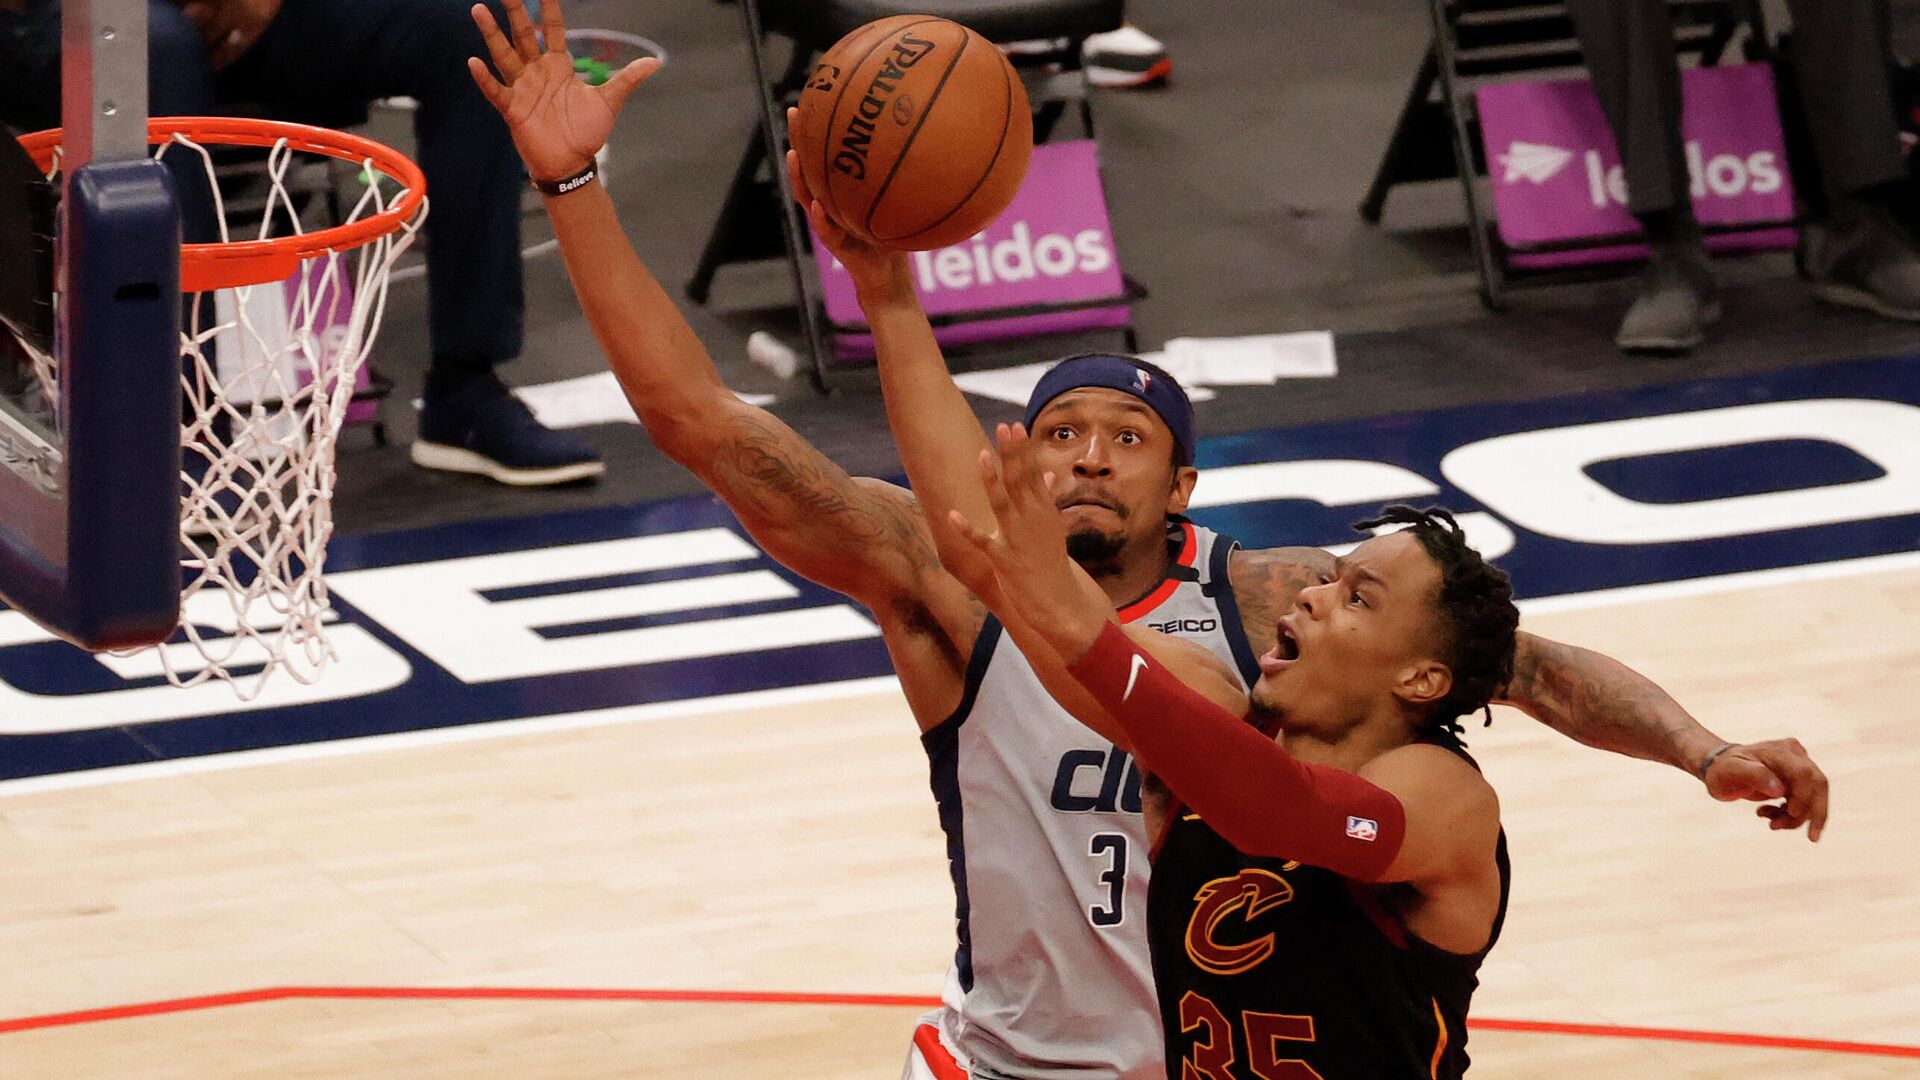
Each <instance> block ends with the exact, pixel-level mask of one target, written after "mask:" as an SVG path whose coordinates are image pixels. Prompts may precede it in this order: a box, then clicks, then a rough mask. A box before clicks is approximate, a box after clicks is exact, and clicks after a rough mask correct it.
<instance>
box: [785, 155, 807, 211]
mask: <svg viewBox="0 0 1920 1080" xmlns="http://www.w3.org/2000/svg"><path fill="white" fill-rule="evenodd" d="M787 184H788V186H790V187H791V188H792V189H793V201H794V202H797V203H799V204H800V205H801V206H805V207H807V208H808V209H812V203H813V192H812V191H811V190H810V189H809V188H808V187H807V178H806V177H805V176H803V175H801V173H800V155H799V154H796V153H794V152H793V151H792V150H789V151H787Z"/></svg>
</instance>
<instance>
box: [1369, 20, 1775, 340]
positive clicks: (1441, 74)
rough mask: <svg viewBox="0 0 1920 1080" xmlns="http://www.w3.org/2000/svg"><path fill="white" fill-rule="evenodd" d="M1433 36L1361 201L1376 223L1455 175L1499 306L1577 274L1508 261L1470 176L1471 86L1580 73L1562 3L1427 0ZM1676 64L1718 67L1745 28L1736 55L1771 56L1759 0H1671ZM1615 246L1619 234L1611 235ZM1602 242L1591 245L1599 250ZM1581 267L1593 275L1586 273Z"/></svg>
mask: <svg viewBox="0 0 1920 1080" xmlns="http://www.w3.org/2000/svg"><path fill="white" fill-rule="evenodd" d="M1428 4H1429V7H1430V10H1431V14H1432V17H1433V39H1432V42H1431V43H1430V44H1429V45H1428V47H1427V52H1426V55H1425V57H1423V58H1422V60H1421V62H1420V68H1419V70H1418V71H1417V72H1416V73H1415V75H1414V78H1413V87H1412V89H1411V90H1410V91H1409V92H1408V94H1407V101H1406V105H1405V106H1403V107H1402V109H1401V111H1400V119H1399V121H1398V123H1396V124H1395V125H1394V129H1393V136H1392V138H1390V139H1389V140H1388V141H1387V149H1386V152H1385V154H1384V155H1382V157H1381V159H1380V166H1379V168H1378V169H1377V170H1376V171H1375V173H1374V177H1373V184H1372V186H1371V187H1369V188H1368V189H1367V195H1366V198H1365V199H1363V200H1362V201H1361V203H1360V216H1361V217H1363V218H1365V219H1366V220H1367V221H1368V223H1370V224H1374V225H1378V224H1379V223H1380V216H1381V212H1382V211H1383V210H1384V209H1385V207H1386V203H1387V195H1388V193H1389V192H1390V191H1392V189H1393V188H1395V187H1397V186H1398V185H1401V184H1407V183H1416V182H1421V181H1429V180H1445V179H1449V178H1454V177H1457V178H1459V180H1460V184H1461V191H1462V194H1463V195H1464V196H1465V200H1466V209H1467V227H1468V238H1469V240H1470V241H1471V243H1472V245H1473V258H1474V263H1475V265H1476V266H1477V267H1478V270H1479V274H1480V301H1481V303H1483V304H1485V305H1486V306H1487V307H1488V308H1489V309H1490V310H1494V311H1499V310H1502V309H1503V308H1504V306H1505V290H1506V288H1507V287H1509V286H1515V285H1521V284H1533V283H1544V282H1546V281H1548V280H1553V279H1558V280H1566V279H1568V278H1569V277H1571V276H1575V275H1578V274H1581V273H1582V272H1581V271H1578V270H1527V271H1520V270H1518V269H1517V268H1514V267H1511V266H1507V265H1505V264H1504V263H1503V262H1502V260H1501V259H1500V253H1499V252H1498V251H1497V250H1496V245H1497V243H1498V239H1497V237H1496V235H1495V232H1494V222H1493V218H1492V215H1491V214H1490V213H1489V212H1488V208H1487V205H1486V201H1485V199H1484V198H1483V196H1482V194H1481V192H1480V191H1478V190H1477V188H1476V179H1477V178H1478V177H1479V176H1482V175H1484V174H1485V173H1486V170H1487V163H1486V155H1485V152H1484V151H1483V150H1482V148H1481V139H1480V131H1479V118H1478V116H1477V114H1476V106H1475V101H1474V95H1473V91H1474V89H1475V88H1476V87H1477V86H1479V85H1482V84H1485V83H1489V82H1498V81H1502V80H1506V79H1512V78H1514V77H1526V78H1531V79H1538V78H1543V77H1547V76H1549V75H1552V74H1554V73H1564V74H1570V75H1571V74H1584V71H1585V57H1584V56H1583V54H1582V52H1581V49H1580V42H1579V39H1578V37H1577V36H1576V35H1575V34H1574V28H1573V20H1572V19H1571V18H1570V17H1569V16H1568V15H1567V11H1566V6H1565V5H1564V4H1562V3H1542V2H1539V0H1428ZM1668 4H1669V6H1670V7H1671V8H1672V9H1673V24H1674V44H1675V46H1676V51H1677V52H1678V53H1679V55H1680V58H1681V60H1682V61H1683V62H1684V61H1686V60H1688V59H1692V60H1693V61H1694V62H1695V63H1697V64H1700V65H1702V66H1705V65H1711V64H1717V63H1719V62H1720V60H1721V59H1722V58H1723V57H1724V56H1725V55H1726V54H1727V51H1728V49H1729V48H1731V47H1732V46H1733V44H1734V43H1735V42H1736V40H1738V39H1739V31H1740V30H1741V28H1742V27H1745V28H1746V29H1747V30H1748V33H1747V35H1746V37H1745V40H1744V47H1743V56H1744V57H1745V59H1747V60H1766V59H1769V58H1770V53H1769V50H1768V44H1767V35H1766V27H1765V24H1764V22H1763V19H1762V16H1761V13H1760V5H1759V2H1758V0H1668ZM1611 242H1614V243H1617V242H1618V241H1617V239H1616V240H1614V241H1611ZM1605 243H1608V241H1596V243H1595V245H1594V246H1596V247H1598V246H1602V245H1603V244H1605ZM1587 273H1591V272H1590V271H1588V272H1587Z"/></svg>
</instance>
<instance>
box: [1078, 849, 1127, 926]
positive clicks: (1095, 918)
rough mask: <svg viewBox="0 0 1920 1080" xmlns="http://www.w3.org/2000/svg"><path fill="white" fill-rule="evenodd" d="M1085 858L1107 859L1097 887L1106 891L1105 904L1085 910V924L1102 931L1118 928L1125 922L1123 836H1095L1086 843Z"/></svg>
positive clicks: (1125, 886)
mask: <svg viewBox="0 0 1920 1080" xmlns="http://www.w3.org/2000/svg"><path fill="white" fill-rule="evenodd" d="M1087 854H1088V855H1091V856H1093V857H1094V858H1096V859H1099V858H1104V859H1106V866H1105V867H1104V868H1103V869H1102V870H1101V871H1100V884H1102V885H1105V886H1106V887H1107V898H1106V900H1105V901H1103V902H1101V903H1098V904H1093V905H1090V906H1089V907H1088V908H1087V921H1088V922H1090V923H1092V924H1093V925H1095V926H1098V927H1100V928H1101V929H1105V928H1107V927H1109V926H1119V925H1120V924H1121V923H1123V922H1125V921H1126V919H1127V837H1126V834H1125V833H1110V832H1103V833H1094V834H1093V838H1092V839H1091V840H1089V841H1087Z"/></svg>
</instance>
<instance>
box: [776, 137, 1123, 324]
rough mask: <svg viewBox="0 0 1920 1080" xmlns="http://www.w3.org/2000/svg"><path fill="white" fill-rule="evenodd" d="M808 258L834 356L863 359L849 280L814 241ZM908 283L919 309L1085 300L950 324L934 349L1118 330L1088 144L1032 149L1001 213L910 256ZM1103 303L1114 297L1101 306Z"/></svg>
mask: <svg viewBox="0 0 1920 1080" xmlns="http://www.w3.org/2000/svg"><path fill="white" fill-rule="evenodd" d="M813 254H814V259H815V261H816V262H817V263H818V264H819V266H820V281H821V285H822V288H823V291H824V293H825V294H826V301H827V319H828V320H829V321H830V322H832V323H833V324H834V326H835V327H836V332H835V334H834V352H835V353H836V354H837V355H838V356H840V357H842V358H862V359H864V358H871V357H872V356H873V339H872V338H871V337H870V336H868V335H866V334H864V333H860V332H859V328H862V327H864V326H865V325H866V317H865V316H864V315H863V314H861V311H860V304H859V301H858V300H857V299H856V298H855V296H854V292H853V279H852V278H850V277H849V276H848V275H847V272H846V269H845V268H844V267H842V266H841V265H840V264H839V262H838V261H837V260H835V259H834V258H833V256H831V255H829V254H828V253H827V249H826V247H825V246H824V245H822V244H821V243H820V241H819V238H818V237H815V238H814V244H813ZM913 277H914V284H915V286H916V287H917V290H918V292H919V294H920V303H921V305H922V306H923V307H924V308H926V311H927V314H928V315H930V316H933V317H934V318H936V319H938V317H939V316H942V315H960V314H966V313H971V312H983V311H999V310H1004V309H1008V308H1022V307H1030V306H1035V305H1043V304H1091V305H1094V306H1089V307H1084V308H1076V309H1074V310H1072V311H1061V312H1050V313H1046V314H1040V315H1022V316H1015V317H1009V318H998V319H985V320H979V321H975V322H964V323H956V324H954V325H952V326H944V327H940V328H938V329H937V330H936V331H935V336H936V337H938V338H939V340H940V343H941V344H942V345H965V344H973V343H976V342H982V341H998V340H1004V339H1007V338H1016V337H1027V336H1032V335H1037V334H1051V333H1063V332H1067V331H1073V330H1084V329H1091V328H1096V327H1118V326H1126V325H1127V323H1128V319H1129V314H1128V310H1127V306H1126V303H1125V285H1124V284H1123V282H1122V279H1121V276H1120V260H1119V257H1118V255H1117V254H1116V252H1115V250H1114V244H1113V224H1112V222H1111V221H1109V220H1108V218H1107V197H1106V191H1105V189H1103V188H1102V187H1101V184H1100V166H1099V161H1098V159H1097V158H1096V157H1095V155H1094V143H1093V142H1092V141H1091V140H1080V141H1075V142H1063V143H1048V144H1045V145H1041V146H1036V147H1034V148H1033V163H1032V165H1031V166H1029V167H1028V170H1027V179H1026V183H1024V184H1023V185H1021V188H1020V193H1019V194H1018V195H1015V196H1014V198H1013V202H1012V203H1011V204H1010V205H1009V206H1008V207H1007V209H1006V212H1005V213H1003V214H1001V215H1000V217H999V218H998V219H997V220H995V221H994V223H993V224H992V225H989V226H988V227H987V228H986V229H985V230H984V231H982V232H980V233H979V234H977V235H975V236H974V237H973V238H972V239H970V240H968V241H967V242H966V243H963V244H956V245H954V246H953V247H949V248H942V249H940V250H938V251H920V252H915V253H914V255H913ZM1101 301H1113V303H1111V304H1104V303H1101Z"/></svg>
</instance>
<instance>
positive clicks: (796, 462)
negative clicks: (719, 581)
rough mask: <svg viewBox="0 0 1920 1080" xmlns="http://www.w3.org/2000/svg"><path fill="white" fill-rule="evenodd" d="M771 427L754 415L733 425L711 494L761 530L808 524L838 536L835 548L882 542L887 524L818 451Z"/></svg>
mask: <svg viewBox="0 0 1920 1080" xmlns="http://www.w3.org/2000/svg"><path fill="white" fill-rule="evenodd" d="M776 424H777V421H776V422H769V420H768V419H766V418H762V417H759V416H753V415H747V416H742V417H740V418H739V419H738V420H736V421H735V422H734V431H733V432H732V433H731V435H730V437H726V438H722V439H721V440H720V443H719V447H718V450H717V452H716V453H715V454H714V457H713V462H712V466H711V482H712V484H713V486H714V489H715V491H716V492H717V493H718V494H719V495H720V496H721V497H722V498H724V499H726V500H727V502H728V503H730V504H735V505H736V507H737V508H738V509H740V510H743V511H744V510H748V509H751V511H752V512H753V513H754V514H755V515H756V516H758V517H759V518H760V519H761V520H762V521H763V522H764V523H766V524H770V525H774V526H776V527H780V528H792V527H795V526H800V525H802V524H803V523H805V522H808V521H811V522H813V523H814V524H815V525H816V526H825V527H826V528H828V529H831V530H832V531H833V532H834V533H837V534H838V536H837V537H835V538H834V540H835V542H838V543H843V544H853V545H863V544H876V543H880V542H882V541H883V540H884V539H885V538H886V537H887V533H888V528H887V523H886V522H885V521H884V520H883V519H882V517H881V515H879V514H876V513H875V512H874V511H875V509H876V508H875V507H874V506H873V505H872V500H870V499H867V498H865V497H864V493H863V492H861V491H860V490H859V488H858V487H857V486H856V485H855V484H854V483H853V481H852V478H851V477H849V476H847V474H846V473H844V472H842V471H841V470H840V468H839V467H838V466H836V465H834V464H833V463H832V462H830V461H828V460H827V458H826V457H825V455H823V454H821V453H820V451H818V450H816V449H814V448H813V447H811V446H809V445H807V444H806V443H804V442H802V441H801V440H800V438H799V436H797V435H794V434H793V432H792V431H791V430H787V429H786V427H785V425H779V426H776ZM822 539H823V540H825V539H826V538H825V537H823V538H822Z"/></svg>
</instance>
